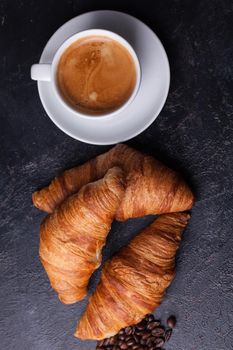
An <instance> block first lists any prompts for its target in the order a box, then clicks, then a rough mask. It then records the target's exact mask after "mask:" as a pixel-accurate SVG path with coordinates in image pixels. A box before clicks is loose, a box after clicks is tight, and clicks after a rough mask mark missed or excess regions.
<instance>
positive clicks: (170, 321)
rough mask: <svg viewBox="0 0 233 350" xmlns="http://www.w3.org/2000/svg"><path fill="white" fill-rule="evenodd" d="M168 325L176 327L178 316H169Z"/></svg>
mask: <svg viewBox="0 0 233 350" xmlns="http://www.w3.org/2000/svg"><path fill="white" fill-rule="evenodd" d="M167 325H168V327H169V328H174V327H175V326H176V318H175V316H173V315H172V316H170V317H168V319H167Z"/></svg>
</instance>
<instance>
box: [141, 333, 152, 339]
mask: <svg viewBox="0 0 233 350" xmlns="http://www.w3.org/2000/svg"><path fill="white" fill-rule="evenodd" d="M150 335H151V333H149V332H146V333H144V334H143V336H142V339H143V340H147V339H148V338H149V337H150Z"/></svg>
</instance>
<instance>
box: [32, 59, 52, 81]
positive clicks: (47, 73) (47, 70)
mask: <svg viewBox="0 0 233 350" xmlns="http://www.w3.org/2000/svg"><path fill="white" fill-rule="evenodd" d="M31 79H32V80H40V81H51V64H43V63H41V64H33V65H32V66H31Z"/></svg>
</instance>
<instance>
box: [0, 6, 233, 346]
mask: <svg viewBox="0 0 233 350" xmlns="http://www.w3.org/2000/svg"><path fill="white" fill-rule="evenodd" d="M95 9H114V10H121V11H125V12H128V13H130V14H132V15H135V16H136V17H138V18H140V19H141V20H143V21H144V22H145V23H147V24H148V25H149V26H150V27H151V28H152V29H153V30H154V31H155V32H156V33H157V34H158V35H159V37H160V38H161V40H162V42H163V43H164V46H165V48H166V50H167V53H168V56H169V60H170V64H171V76H172V81H171V89H170V93H169V97H168V100H167V103H166V106H165V108H164V109H163V111H162V112H161V114H160V116H159V117H158V119H157V120H156V121H155V122H154V123H153V125H151V126H150V128H149V129H147V130H146V131H145V132H144V133H143V134H141V135H140V136H138V137H137V138H136V139H134V140H131V141H130V142H129V144H131V145H134V146H136V147H138V148H139V149H142V150H145V151H147V152H148V153H150V154H152V155H154V156H156V157H158V158H159V159H162V160H163V161H164V162H166V163H168V164H169V165H170V166H173V167H174V168H177V169H180V170H181V171H182V172H183V173H184V174H185V175H186V177H187V179H188V180H189V182H190V183H191V184H192V186H193V189H194V191H195V194H196V199H197V200H196V204H195V207H194V208H193V210H192V219H191V221H190V224H189V226H188V228H187V230H186V231H185V233H184V236H183V241H182V244H181V248H180V250H179V253H178V257H177V275H176V279H175V281H174V283H173V284H172V286H171V287H170V288H169V290H168V292H167V294H166V297H165V299H164V302H163V304H162V305H161V307H160V308H159V309H158V310H157V311H156V314H157V315H158V316H161V317H162V318H166V316H167V315H169V314H170V313H173V314H175V315H176V316H177V320H178V324H177V328H176V329H175V331H174V334H173V336H172V338H171V341H170V344H169V345H167V347H166V348H167V349H168V350H169V349H180V350H196V349H203V350H204V349H205V350H212V349H218V350H223V349H230V348H232V344H233V332H232V325H233V235H232V227H233V215H232V212H233V209H232V208H233V206H232V205H233V179H232V174H233V102H232V92H233V68H232V58H233V42H232V32H233V26H232V23H233V21H232V17H233V4H232V1H231V0H221V1H219V0H206V1H196V0H195V1H194V0H193V1H189V0H188V1H181V0H176V1H175V0H174V1H171V0H170V1H165V0H158V1H146V0H144V1H141V2H136V1H125V0H124V1H123V0H118V1H102V0H100V1H87V0H85V1H84V0H83V1H72V0H67V1H61V0H59V1H53V0H46V1H44V0H43V1H42V0H40V1H33V0H29V1H25V0H22V1H7V0H5V1H4V0H1V1H0V35H1V39H0V52H1V55H0V70H1V79H0V106H1V108H0V110H1V114H0V117H1V122H0V130H1V135H0V167H1V168H0V172H1V177H0V188H1V192H0V196H1V197H0V213H1V214H0V215H1V221H0V286H1V287H0V304H1V305H0V348H1V349H2V350H6V349H7V350H13V349H17V350H65V349H69V350H75V349H79V350H81V349H89V350H91V349H94V348H95V343H94V342H79V341H78V340H76V339H75V338H74V337H73V336H72V334H73V331H74V328H75V324H76V321H77V320H78V319H79V317H80V315H81V313H82V312H83V310H84V307H85V305H86V302H87V298H86V299H85V300H84V301H82V302H80V303H78V304H76V305H72V306H65V305H62V304H61V303H60V302H59V301H58V299H57V296H56V294H55V293H54V292H53V291H52V289H51V287H50V285H49V282H48V279H47V277H46V274H45V272H44V270H43V268H42V266H41V264H40V262H39V259H38V239H39V234H38V229H39V224H40V222H41V220H42V218H43V217H44V214H43V213H41V212H39V211H38V210H37V209H35V208H33V206H32V203H31V193H32V191H34V190H35V189H36V188H39V187H41V186H43V185H45V184H47V183H48V182H49V181H50V180H51V178H52V177H53V176H54V175H55V174H57V173H59V172H61V171H62V169H65V168H67V167H71V166H72V165H74V164H77V163H82V162H83V161H85V160H87V159H89V158H91V157H93V156H95V155H96V154H98V153H101V152H102V151H104V150H105V149H107V148H108V147H98V146H91V145H86V144H83V143H81V142H78V141H75V140H73V139H71V138H69V137H68V136H66V135H65V134H63V133H62V132H61V131H60V130H58V129H57V128H56V127H55V125H54V124H53V123H52V122H51V121H50V119H49V118H48V117H47V116H46V113H45V111H44V110H43V108H42V106H41V103H40V100H39V97H38V92H37V87H36V84H35V83H34V82H32V81H31V80H30V77H29V69H30V66H31V64H32V63H34V62H36V61H38V59H39V57H40V54H41V51H42V49H43V47H44V45H45V44H46V42H47V40H48V39H49V37H50V36H51V35H52V34H53V32H54V31H55V30H56V29H57V28H58V27H59V26H60V25H62V24H63V23H64V22H66V21H67V20H68V19H70V18H72V17H74V16H76V15H78V14H81V13H83V12H86V11H89V10H95ZM150 220H151V218H144V219H139V220H135V221H129V222H126V223H124V224H120V223H114V225H113V229H112V231H111V233H110V235H109V238H108V242H107V247H106V248H105V249H104V259H106V258H107V257H109V256H110V255H112V253H113V252H114V251H117V250H118V249H119V247H120V246H122V245H123V244H124V243H126V242H127V241H128V240H129V239H130V237H133V236H134V235H135V233H136V232H138V231H139V230H140V228H141V227H144V226H145V225H146V224H147V222H148V221H150ZM98 277H99V271H98V272H97V273H96V274H95V276H94V278H92V280H91V284H90V293H91V292H92V291H93V289H94V286H95V285H96V283H97V280H98ZM90 293H89V294H90Z"/></svg>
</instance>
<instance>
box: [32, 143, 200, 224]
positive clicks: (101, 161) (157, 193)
mask: <svg viewBox="0 0 233 350" xmlns="http://www.w3.org/2000/svg"><path fill="white" fill-rule="evenodd" d="M113 166H120V167H121V168H122V169H123V170H124V171H125V173H126V175H127V186H126V192H125V196H124V197H123V199H122V202H121V205H120V207H119V209H118V211H117V213H116V219H117V220H120V221H124V220H127V219H128V218H133V217H140V216H144V215H148V214H162V213H169V212H178V211H184V210H188V209H190V208H191V207H192V205H193V202H194V197H193V194H192V192H191V190H190V188H189V187H188V185H187V184H186V183H185V181H184V180H183V178H182V177H181V176H180V175H179V174H178V173H176V172H175V171H173V170H171V169H169V168H168V167H166V166H165V165H163V164H162V163H161V162H159V161H158V160H156V159H154V158H153V157H150V156H147V155H145V154H143V153H141V152H139V151H137V150H135V149H133V148H131V147H128V146H127V145H124V144H118V145H116V146H115V147H113V148H112V149H111V150H110V151H108V152H106V153H104V154H101V155H99V156H97V157H96V158H94V159H92V160H90V161H88V162H86V163H85V164H83V165H80V166H77V167H75V168H72V169H70V170H67V171H65V172H64V173H63V174H62V175H61V176H58V177H56V178H55V179H54V180H53V181H52V182H51V184H50V185H49V186H48V187H45V188H43V189H42V190H40V191H37V192H34V193H33V196H32V199H33V203H34V205H35V206H36V207H37V208H39V209H41V210H44V211H46V212H48V213H51V212H53V210H54V209H55V208H56V207H57V206H58V205H59V204H60V203H62V202H63V201H64V200H65V199H66V198H67V197H68V196H70V195H71V194H73V193H76V192H77V191H79V190H80V188H81V187H82V186H83V185H85V184H87V183H89V182H92V181H95V180H96V179H100V178H102V177H103V176H104V175H105V173H106V172H107V170H108V169H109V168H111V167H113Z"/></svg>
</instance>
